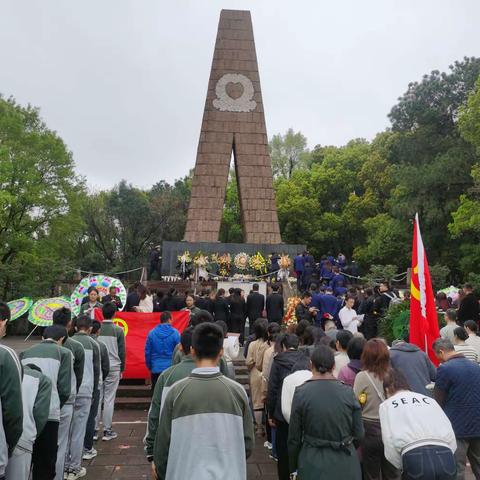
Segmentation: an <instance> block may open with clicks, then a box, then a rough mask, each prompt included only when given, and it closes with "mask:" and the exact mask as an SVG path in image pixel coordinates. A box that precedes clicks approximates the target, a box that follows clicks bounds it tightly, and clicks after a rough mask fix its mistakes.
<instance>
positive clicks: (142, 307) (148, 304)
mask: <svg viewBox="0 0 480 480" xmlns="http://www.w3.org/2000/svg"><path fill="white" fill-rule="evenodd" d="M137 294H138V297H139V298H140V303H139V304H138V306H137V307H134V309H135V311H136V312H143V313H152V312H153V298H152V296H151V295H150V292H149V291H148V288H147V287H146V286H145V285H142V284H140V285H139V286H138V287H137Z"/></svg>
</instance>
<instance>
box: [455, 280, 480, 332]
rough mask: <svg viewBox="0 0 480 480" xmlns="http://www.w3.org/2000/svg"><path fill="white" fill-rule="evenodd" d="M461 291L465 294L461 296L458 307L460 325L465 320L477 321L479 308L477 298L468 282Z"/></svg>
mask: <svg viewBox="0 0 480 480" xmlns="http://www.w3.org/2000/svg"><path fill="white" fill-rule="evenodd" d="M463 292H464V293H465V296H464V297H463V298H462V300H461V302H460V306H459V308H458V323H459V324H460V325H462V326H463V324H464V323H465V322H466V321H467V320H473V321H474V322H478V314H479V310H480V308H479V304H478V298H477V297H476V296H475V294H474V293H473V286H472V285H471V284H470V283H466V284H465V286H464V287H463Z"/></svg>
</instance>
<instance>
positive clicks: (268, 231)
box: [185, 10, 281, 245]
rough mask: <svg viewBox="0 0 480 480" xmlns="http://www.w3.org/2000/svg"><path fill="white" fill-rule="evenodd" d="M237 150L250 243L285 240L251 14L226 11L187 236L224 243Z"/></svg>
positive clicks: (246, 235) (220, 28)
mask: <svg viewBox="0 0 480 480" xmlns="http://www.w3.org/2000/svg"><path fill="white" fill-rule="evenodd" d="M232 151H233V154H234V158H235V172H236V177H237V182H238V193H239V197H240V208H241V212H242V227H243V236H244V242H246V243H257V244H270V245H273V244H279V243H281V238H280V228H279V225H278V215H277V208H276V204H275V195H274V191H273V175H272V165H271V160H270V155H269V152H268V138H267V130H266V126H265V117H264V112H263V100H262V92H261V88H260V77H259V74H258V65H257V55H256V52H255V42H254V39H253V28H252V19H251V16H250V12H248V11H239V10H222V12H221V14H220V21H219V24H218V33H217V40H216V43H215V52H214V55H213V62H212V69H211V72H210V80H209V83H208V92H207V100H206V102H205V110H204V114H203V121H202V129H201V133H200V141H199V144H198V151H197V161H196V165H195V172H194V176H193V183H192V194H191V198H190V205H189V208H188V217H187V226H186V230H185V240H186V241H188V242H216V241H218V237H219V231H220V222H221V218H222V210H223V206H224V202H225V193H226V186H227V182H228V174H229V167H230V159H231V155H232Z"/></svg>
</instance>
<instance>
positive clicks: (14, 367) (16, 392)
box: [0, 302, 23, 479]
mask: <svg viewBox="0 0 480 480" xmlns="http://www.w3.org/2000/svg"><path fill="white" fill-rule="evenodd" d="M9 320H10V309H9V308H8V305H7V304H6V303H4V302H0V340H1V339H2V338H3V337H4V336H5V333H6V330H7V323H8V321H9ZM22 420H23V409H22V366H21V364H20V361H19V360H18V357H17V354H16V353H15V352H14V351H13V350H12V349H11V348H9V347H6V346H5V345H2V344H1V343H0V479H4V478H5V468H6V466H7V463H8V457H9V455H10V454H11V453H12V452H13V451H14V448H15V446H16V445H17V443H18V441H19V439H20V437H21V435H22Z"/></svg>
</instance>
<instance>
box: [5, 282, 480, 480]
mask: <svg viewBox="0 0 480 480" xmlns="http://www.w3.org/2000/svg"><path fill="white" fill-rule="evenodd" d="M142 287H143V286H142ZM132 294H135V295H136V296H137V298H136V299H135V298H134V299H132ZM148 296H150V297H151V298H152V302H151V303H152V305H158V302H163V304H162V306H161V309H162V313H161V315H160V324H159V325H158V326H157V327H155V328H154V329H153V330H152V331H151V332H150V333H149V335H148V338H147V340H146V344H145V363H146V365H147V367H148V368H149V370H150V371H151V380H152V403H151V406H150V409H149V412H148V423H147V430H146V435H145V439H144V443H145V452H146V456H147V459H148V460H149V461H151V462H152V476H153V478H156V479H169V480H174V479H178V478H186V477H187V476H191V475H192V473H193V472H196V473H195V475H196V477H197V478H205V479H207V478H209V479H210V478H218V479H223V478H229V479H232V480H236V479H238V480H240V479H243V480H244V479H245V478H246V458H248V456H249V455H250V454H251V452H252V450H253V447H254V444H255V441H257V442H258V441H260V442H262V443H263V444H264V446H265V448H266V449H267V451H268V452H269V455H270V456H271V458H272V459H273V460H275V462H276V465H277V471H278V478H279V480H287V479H291V478H293V477H295V478H298V479H300V480H304V479H322V478H323V479H331V478H334V477H336V476H338V477H339V478H345V479H360V478H364V479H367V480H370V479H382V478H383V479H397V478H398V479H400V478H403V479H407V480H408V479H414V478H424V479H454V478H457V479H462V478H464V475H465V468H466V464H467V459H468V462H469V463H470V466H471V469H472V471H473V474H474V476H475V477H476V478H480V414H478V409H477V408H476V407H477V405H478V402H479V401H480V365H479V362H480V338H479V337H478V336H477V333H478V321H479V320H480V318H479V309H478V306H479V303H478V299H477V298H476V297H475V295H474V293H473V289H472V286H471V285H468V284H467V285H465V288H464V295H462V298H461V299H460V301H459V303H458V304H457V305H456V306H455V305H452V304H451V303H450V302H449V303H448V304H445V305H444V307H445V308H446V311H445V313H444V315H445V320H446V322H445V327H443V328H442V329H441V332H440V338H439V339H437V340H436V341H435V342H434V344H433V350H434V352H435V355H436V359H437V360H438V362H439V364H440V366H439V367H438V368H437V367H436V366H435V365H434V363H432V361H431V359H429V357H428V356H427V355H426V354H425V352H424V351H422V350H421V349H420V348H419V347H417V346H416V345H413V344H411V343H410V342H409V337H408V333H407V334H405V335H404V337H403V338H402V339H401V340H398V341H395V342H394V343H393V344H392V345H388V344H387V342H386V341H385V340H384V339H382V338H378V336H377V335H378V332H377V323H378V319H379V318H381V317H382V316H383V315H384V314H385V313H386V312H387V311H388V309H389V308H391V306H392V305H393V304H395V303H396V302H397V299H398V301H401V300H400V298H399V296H398V294H397V293H395V292H394V291H392V289H391V288H390V286H389V285H388V283H387V282H382V283H381V284H380V285H379V288H378V290H377V291H376V292H375V291H373V290H372V291H368V289H366V290H365V291H363V290H361V289H353V288H352V287H350V288H347V290H346V291H345V292H344V295H342V296H340V297H337V296H336V295H335V293H334V291H333V288H332V287H331V286H330V285H328V286H325V288H324V290H323V291H321V290H320V288H318V287H317V286H316V285H315V284H310V285H309V289H308V291H306V292H305V293H303V294H302V299H301V302H300V304H299V305H298V306H297V308H296V314H297V320H298V322H297V323H296V324H295V325H289V326H287V325H285V324H284V323H283V322H282V320H283V315H284V313H285V312H284V304H283V296H282V295H281V292H280V291H279V288H278V285H273V287H272V290H271V292H270V293H269V294H268V295H267V297H266V298H265V297H264V296H263V295H262V294H260V293H259V286H258V285H253V287H252V290H251V292H249V294H248V295H247V296H246V298H245V295H244V294H243V293H242V291H238V290H232V291H231V292H229V295H228V296H226V293H225V292H224V291H222V290H221V289H220V290H219V291H218V292H216V293H215V294H212V293H211V292H209V291H207V290H205V291H201V292H200V294H199V295H198V296H195V295H194V294H193V293H192V292H187V293H186V294H185V295H183V296H181V295H179V294H178V293H177V292H175V291H170V292H168V294H167V295H165V296H163V297H162V296H161V295H155V296H151V295H150V294H149V292H148V290H146V289H145V288H144V287H143V288H141V287H139V286H137V287H136V288H135V290H133V291H132V292H131V293H130V295H129V298H128V299H127V305H128V304H129V302H130V305H131V306H130V307H128V308H132V309H133V310H134V311H139V310H136V309H137V308H138V306H139V305H140V302H141V300H142V299H145V298H147V297H148ZM142 297H143V298H142ZM472 299H473V300H474V301H473V302H472ZM108 300H110V301H109V302H104V303H100V302H99V299H98V292H97V291H96V290H95V289H91V290H90V291H89V292H88V296H87V298H86V300H85V303H84V305H85V306H82V313H81V314H80V315H79V316H78V317H77V318H75V319H73V318H72V314H71V312H70V311H69V310H68V309H66V308H62V309H59V310H57V311H55V312H54V315H53V325H52V326H50V327H47V328H45V330H44V332H43V340H42V342H41V343H38V344H36V345H34V346H33V347H31V348H29V349H27V350H25V351H23V352H22V353H21V354H20V356H19V357H17V355H16V354H15V352H14V351H13V350H11V349H10V348H8V347H7V346H6V345H3V344H1V343H0V402H1V405H0V406H1V412H2V421H1V422H0V479H1V480H4V479H7V480H17V479H18V480H22V479H28V478H29V476H30V475H31V478H33V480H50V479H61V478H65V479H67V480H75V479H77V478H81V477H83V476H84V475H85V474H86V469H85V467H83V466H82V458H83V459H91V458H94V457H95V455H96V454H97V452H96V450H95V448H94V441H95V440H98V439H100V438H101V439H102V440H103V441H109V440H112V439H114V438H116V436H117V435H116V433H115V432H114V431H113V429H112V417H113V409H114V401H115V394H116V390H117V388H118V385H119V380H120V377H121V372H122V371H123V370H124V368H125V338H124V334H123V330H122V329H121V328H120V327H117V326H116V325H114V324H113V323H112V321H111V319H112V318H113V317H114V315H115V312H116V311H117V308H118V303H117V301H118V299H116V298H115V295H114V292H111V297H110V298H109V299H108ZM137 301H138V302H137ZM462 302H463V303H462ZM465 302H467V303H465ZM135 303H137V305H135ZM462 305H463V308H462ZM167 307H172V308H171V310H172V311H178V310H182V309H187V310H189V311H190V324H189V326H188V327H187V328H186V329H185V330H184V331H183V332H182V333H181V334H180V333H179V332H178V331H177V330H176V329H175V328H174V327H173V326H172V315H171V312H170V310H168V309H167ZM455 307H456V308H455ZM467 307H468V308H467ZM96 308H101V309H102V313H103V317H104V320H103V322H102V323H100V322H97V321H96V320H94V318H93V317H94V315H93V311H94V309H96ZM154 308H159V307H154ZM439 308H440V307H439ZM357 310H358V312H364V313H358V314H357ZM140 311H141V310H140ZM462 312H463V315H465V312H468V313H467V315H468V316H470V318H465V316H463V317H460V315H461V314H462ZM9 317H10V312H9V309H8V306H7V304H5V303H0V337H3V336H4V334H5V329H6V323H7V322H8V319H9ZM246 318H248V319H249V321H250V330H249V331H245V332H240V331H239V330H242V329H243V330H245V319H246ZM242 333H244V335H243V336H242V335H241V334H242ZM243 337H244V338H243ZM241 345H243V347H244V348H243V355H244V356H245V362H246V366H247V368H248V371H249V395H248V396H247V393H246V391H245V389H244V388H243V387H242V386H241V385H240V384H238V383H237V382H236V381H235V369H234V363H233V362H234V361H235V360H236V359H238V357H239V355H241V348H240V346H241ZM436 363H437V362H436ZM100 425H102V430H101V431H100Z"/></svg>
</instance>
